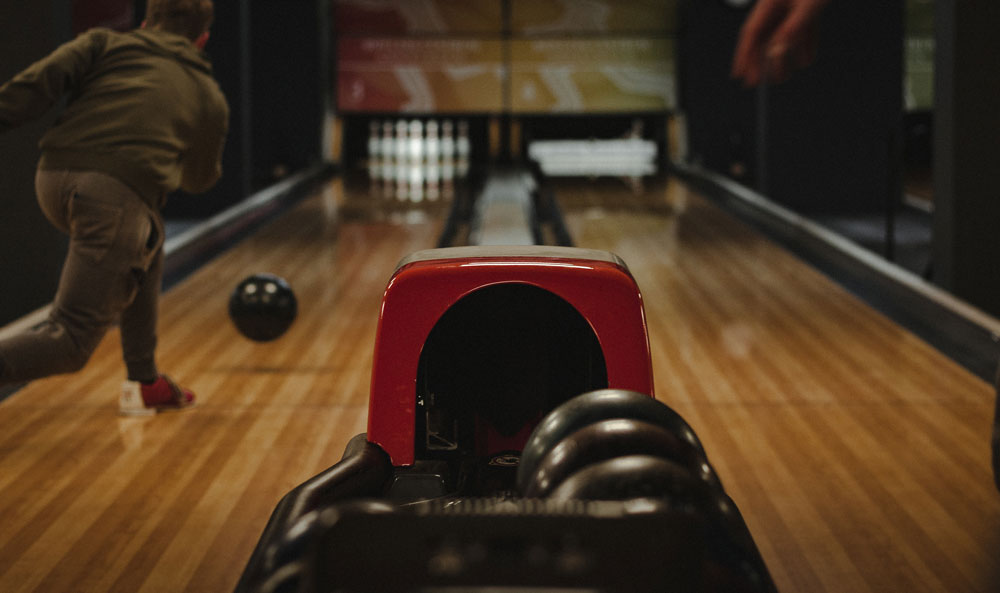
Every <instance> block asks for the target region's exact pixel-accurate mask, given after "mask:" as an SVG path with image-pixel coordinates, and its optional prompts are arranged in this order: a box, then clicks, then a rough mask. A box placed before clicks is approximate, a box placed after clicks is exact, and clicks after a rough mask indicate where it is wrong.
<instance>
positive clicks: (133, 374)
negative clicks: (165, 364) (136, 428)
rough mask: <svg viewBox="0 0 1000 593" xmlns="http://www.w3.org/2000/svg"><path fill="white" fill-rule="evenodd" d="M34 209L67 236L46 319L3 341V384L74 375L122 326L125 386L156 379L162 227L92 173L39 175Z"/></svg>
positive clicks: (132, 196) (121, 188) (113, 183)
mask: <svg viewBox="0 0 1000 593" xmlns="http://www.w3.org/2000/svg"><path fill="white" fill-rule="evenodd" d="M35 190H36V193H37V196H38V203H39V206H41V209H42V212H43V213H44V214H45V216H46V218H48V219H49V221H50V222H51V223H52V224H53V225H55V226H56V228H58V229H59V230H61V231H63V232H64V233H67V234H68V235H69V238H70V241H69V250H68V253H67V255H66V261H65V263H64V264H63V269H62V274H61V276H60V279H59V288H58V290H57V292H56V296H55V299H54V301H53V303H52V309H51V312H50V313H49V317H48V319H47V320H46V321H45V322H44V323H43V324H41V325H40V326H38V327H36V328H34V329H32V330H29V331H27V332H24V333H21V334H18V335H16V336H13V337H11V338H9V339H6V340H3V341H0V385H3V384H9V383H19V382H24V381H29V380H31V379H37V378H40V377H45V376H48V375H53V374H58V373H67V372H73V371H76V370H79V369H80V368H82V367H83V366H84V364H86V362H87V360H88V359H89V358H90V355H91V354H92V353H93V351H94V349H95V348H96V347H97V345H98V343H100V341H101V338H103V336H104V334H105V333H106V332H107V330H108V329H109V328H110V327H111V326H112V325H113V324H114V323H115V322H116V321H119V322H120V326H121V339H122V354H123V358H124V360H125V365H126V368H127V371H128V376H129V379H132V380H150V379H153V378H155V377H156V374H157V370H156V364H155V360H154V352H155V349H156V321H157V306H158V301H159V294H160V282H161V280H162V275H163V248H162V247H163V222H162V220H161V218H160V216H159V214H158V213H156V212H154V211H153V210H152V209H151V208H150V207H149V206H147V205H146V203H145V202H143V200H142V199H141V198H140V197H139V196H138V195H137V194H136V193H135V192H134V191H132V190H131V189H130V188H129V187H128V186H126V185H125V184H124V183H122V182H120V181H118V180H117V179H115V178H113V177H110V176H108V175H105V174H103V173H98V172H94V171H48V170H39V171H38V172H37V175H36V177H35Z"/></svg>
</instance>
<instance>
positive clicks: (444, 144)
mask: <svg viewBox="0 0 1000 593" xmlns="http://www.w3.org/2000/svg"><path fill="white" fill-rule="evenodd" d="M441 158H442V159H453V158H455V127H454V124H453V123H452V121H451V120H450V119H446V120H444V123H442V124H441Z"/></svg>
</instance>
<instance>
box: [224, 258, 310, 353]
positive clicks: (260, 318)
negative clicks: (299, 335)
mask: <svg viewBox="0 0 1000 593" xmlns="http://www.w3.org/2000/svg"><path fill="white" fill-rule="evenodd" d="M297 312H298V302H297V301H296V299H295V293H294V292H292V287H291V286H289V285H288V282H286V281H285V279H284V278H281V277H279V276H275V275H273V274H254V275H252V276H248V277H246V278H244V279H243V280H242V281H241V282H240V283H239V284H237V285H236V288H235V289H234V290H233V294H232V295H231V296H230V297H229V318H230V319H232V320H233V324H234V325H235V326H236V329H237V330H239V332H240V333H241V334H243V335H244V336H246V337H247V338H250V339H251V340H253V341H255V342H269V341H271V340H275V339H277V338H279V337H281V335H282V334H284V333H285V332H286V331H287V330H288V328H289V326H291V325H292V322H293V321H295V315H296V313H297Z"/></svg>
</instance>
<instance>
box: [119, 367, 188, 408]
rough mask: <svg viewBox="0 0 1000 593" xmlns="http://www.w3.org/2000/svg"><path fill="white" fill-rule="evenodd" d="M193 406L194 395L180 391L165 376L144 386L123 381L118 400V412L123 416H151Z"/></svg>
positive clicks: (136, 382)
mask: <svg viewBox="0 0 1000 593" xmlns="http://www.w3.org/2000/svg"><path fill="white" fill-rule="evenodd" d="M193 404H194V394H193V393H191V392H190V391H188V390H186V389H181V388H180V387H179V386H178V385H177V384H176V383H174V382H173V381H171V380H170V377H167V376H166V375H160V376H159V377H157V379H156V381H154V382H153V383H151V384H149V385H146V384H145V383H140V382H139V381H125V383H123V384H122V393H121V396H120V397H119V398H118V411H119V413H121V414H123V415H125V416H151V415H153V414H155V413H156V412H158V411H160V410H178V409H181V408H186V407H188V406H191V405H193Z"/></svg>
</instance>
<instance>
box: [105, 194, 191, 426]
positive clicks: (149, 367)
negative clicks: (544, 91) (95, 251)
mask: <svg viewBox="0 0 1000 593" xmlns="http://www.w3.org/2000/svg"><path fill="white" fill-rule="evenodd" d="M146 215H147V216H148V218H149V221H150V223H151V224H152V231H151V232H150V234H149V236H148V237H147V240H146V245H145V247H146V250H145V251H144V257H143V259H142V261H140V262H137V265H136V267H134V268H133V269H132V274H133V276H134V277H135V278H136V282H137V285H138V291H137V292H136V295H135V298H134V299H133V300H132V302H131V303H130V304H129V305H128V306H127V307H125V309H124V310H123V311H122V314H121V338H122V357H123V358H124V359H125V368H126V369H127V371H128V380H127V381H126V382H125V385H124V386H123V387H122V395H121V398H120V399H119V411H120V412H121V413H123V414H148V413H151V412H152V411H155V410H157V409H162V408H182V407H185V406H189V405H191V404H193V403H194V394H193V393H191V392H190V391H187V390H185V389H182V388H181V387H179V386H178V385H177V384H176V383H174V382H173V381H172V380H171V379H170V378H169V377H167V376H166V375H161V374H160V373H159V371H158V370H157V368H156V323H157V320H158V318H159V315H158V313H159V300H160V285H161V283H162V282H163V248H162V247H163V239H164V233H163V224H162V222H161V220H160V218H159V216H157V215H156V214H154V213H153V212H152V211H148V210H147V211H146Z"/></svg>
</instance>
